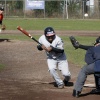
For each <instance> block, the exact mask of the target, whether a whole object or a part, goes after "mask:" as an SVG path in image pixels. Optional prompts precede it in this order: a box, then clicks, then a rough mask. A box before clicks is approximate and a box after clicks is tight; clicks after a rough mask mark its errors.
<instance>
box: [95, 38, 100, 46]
mask: <svg viewBox="0 0 100 100" xmlns="http://www.w3.org/2000/svg"><path fill="white" fill-rule="evenodd" d="M98 43H100V36H99V37H98V38H97V39H96V41H95V43H94V45H96V44H98Z"/></svg>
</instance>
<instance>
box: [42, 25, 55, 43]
mask: <svg viewBox="0 0 100 100" xmlns="http://www.w3.org/2000/svg"><path fill="white" fill-rule="evenodd" d="M44 35H45V36H46V39H47V40H48V41H49V42H52V41H53V40H54V39H55V31H54V29H53V28H52V27H47V28H45V30H44Z"/></svg>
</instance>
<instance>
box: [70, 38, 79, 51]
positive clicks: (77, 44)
mask: <svg viewBox="0 0 100 100" xmlns="http://www.w3.org/2000/svg"><path fill="white" fill-rule="evenodd" d="M69 39H70V41H71V43H72V45H73V47H74V48H75V49H78V48H79V42H78V41H77V40H76V39H75V37H74V36H70V37H69Z"/></svg>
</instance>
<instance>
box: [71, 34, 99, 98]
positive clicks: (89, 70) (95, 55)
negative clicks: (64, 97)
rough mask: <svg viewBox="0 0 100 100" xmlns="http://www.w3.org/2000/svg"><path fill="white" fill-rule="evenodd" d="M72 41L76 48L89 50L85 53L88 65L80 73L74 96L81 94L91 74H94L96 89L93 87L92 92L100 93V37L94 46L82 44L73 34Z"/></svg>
mask: <svg viewBox="0 0 100 100" xmlns="http://www.w3.org/2000/svg"><path fill="white" fill-rule="evenodd" d="M70 41H71V43H72V45H73V46H74V48H75V49H78V48H81V49H84V50H87V51H86V55H85V62H86V65H85V66H84V67H83V68H82V69H81V70H80V72H79V74H78V77H77V80H76V83H75V85H74V90H73V94H72V95H73V96H74V97H79V96H80V94H81V91H82V88H83V85H84V83H85V81H86V78H87V75H91V74H94V77H95V84H96V89H93V90H92V91H91V92H90V93H92V94H100V37H98V38H97V39H96V41H95V43H94V46H86V45H81V44H80V43H79V42H78V41H77V40H76V39H75V37H73V36H71V37H70Z"/></svg>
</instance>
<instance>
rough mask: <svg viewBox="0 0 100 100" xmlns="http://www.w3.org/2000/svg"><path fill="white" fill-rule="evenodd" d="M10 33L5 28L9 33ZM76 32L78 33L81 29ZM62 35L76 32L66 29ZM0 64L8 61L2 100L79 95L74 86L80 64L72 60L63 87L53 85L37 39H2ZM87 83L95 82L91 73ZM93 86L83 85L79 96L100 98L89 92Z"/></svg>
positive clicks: (0, 74)
mask: <svg viewBox="0 0 100 100" xmlns="http://www.w3.org/2000/svg"><path fill="white" fill-rule="evenodd" d="M30 32H31V31H30ZM8 33H12V34H13V33H14V34H16V32H15V31H8ZM8 33H7V32H6V34H8ZM38 33H39V32H38ZM67 33H68V34H67ZM71 33H72V34H71ZM74 33H75V31H74ZM76 33H77V35H78V32H76ZM95 33H97V34H95ZM86 34H87V32H82V33H81V35H84V36H85V35H86ZM60 35H61V34H60ZM63 35H73V32H70V33H69V32H68V31H67V32H66V34H65V33H63ZM74 35H75V34H74ZM88 35H90V36H91V35H93V36H99V32H94V34H93V33H89V34H88ZM0 64H4V65H5V68H4V69H3V70H1V71H0V100H76V99H77V98H74V97H72V90H73V84H74V82H75V80H76V77H77V74H78V72H79V70H80V68H78V67H77V66H75V65H73V64H72V63H70V62H69V68H70V71H71V74H72V79H71V80H70V82H69V85H68V86H65V87H64V89H57V87H54V80H53V79H52V77H51V76H50V74H49V72H48V68H47V64H46V55H45V52H44V51H42V52H40V51H38V50H37V49H36V43H34V42H31V41H19V40H10V41H3V40H2V41H1V42H0ZM59 74H60V73H59ZM62 79H63V77H62ZM86 83H94V78H93V76H92V75H91V76H89V77H88V78H87V81H86ZM92 89H93V88H89V87H84V88H83V91H82V96H81V97H80V98H78V99H79V100H84V99H85V100H88V99H91V100H94V99H95V100H99V99H100V95H90V94H88V92H90V91H91V90H92Z"/></svg>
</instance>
